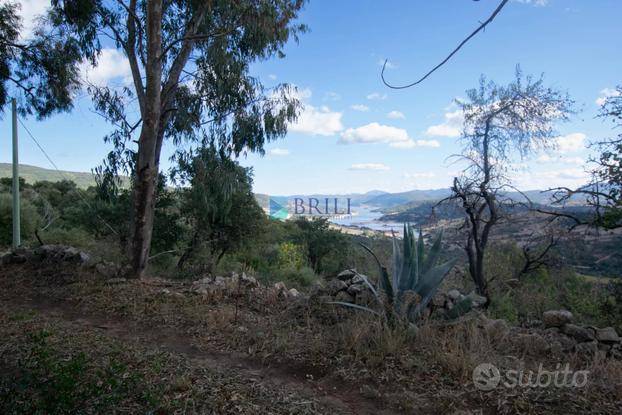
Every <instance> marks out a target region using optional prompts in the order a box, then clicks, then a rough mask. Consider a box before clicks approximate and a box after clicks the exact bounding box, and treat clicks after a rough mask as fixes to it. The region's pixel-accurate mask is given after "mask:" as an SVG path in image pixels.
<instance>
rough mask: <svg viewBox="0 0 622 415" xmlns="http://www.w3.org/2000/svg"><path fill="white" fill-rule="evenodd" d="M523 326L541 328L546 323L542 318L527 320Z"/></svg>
mask: <svg viewBox="0 0 622 415" xmlns="http://www.w3.org/2000/svg"><path fill="white" fill-rule="evenodd" d="M523 327H525V328H527V329H540V328H542V327H544V323H543V322H542V320H527V321H526V322H525V323H523Z"/></svg>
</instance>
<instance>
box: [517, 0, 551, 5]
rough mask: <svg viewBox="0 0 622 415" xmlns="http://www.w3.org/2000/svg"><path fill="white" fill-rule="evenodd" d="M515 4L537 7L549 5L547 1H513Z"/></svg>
mask: <svg viewBox="0 0 622 415" xmlns="http://www.w3.org/2000/svg"><path fill="white" fill-rule="evenodd" d="M514 1H515V2H517V3H523V4H533V5H534V6H537V7H544V6H546V5H548V4H549V0H514Z"/></svg>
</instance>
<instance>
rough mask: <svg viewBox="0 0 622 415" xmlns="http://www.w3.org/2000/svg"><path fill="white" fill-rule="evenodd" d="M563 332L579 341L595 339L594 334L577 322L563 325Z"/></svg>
mask: <svg viewBox="0 0 622 415" xmlns="http://www.w3.org/2000/svg"><path fill="white" fill-rule="evenodd" d="M562 332H563V333H564V334H566V335H567V336H570V337H572V338H573V339H575V340H576V341H578V342H579V343H581V342H589V341H592V340H594V334H593V333H592V332H591V331H590V330H588V329H586V328H585V327H581V326H577V325H576V324H572V323H568V324H565V325H564V326H563V327H562Z"/></svg>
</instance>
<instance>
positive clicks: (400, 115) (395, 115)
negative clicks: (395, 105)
mask: <svg viewBox="0 0 622 415" xmlns="http://www.w3.org/2000/svg"><path fill="white" fill-rule="evenodd" d="M387 117H389V118H391V119H393V120H397V119H404V118H406V116H405V115H404V113H402V112H400V111H391V112H389V113H388V114H387Z"/></svg>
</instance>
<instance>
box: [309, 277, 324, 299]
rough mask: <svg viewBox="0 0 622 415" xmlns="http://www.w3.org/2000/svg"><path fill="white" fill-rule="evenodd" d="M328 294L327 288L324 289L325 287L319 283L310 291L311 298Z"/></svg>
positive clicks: (312, 286)
mask: <svg viewBox="0 0 622 415" xmlns="http://www.w3.org/2000/svg"><path fill="white" fill-rule="evenodd" d="M326 293H327V291H326V288H324V286H323V285H322V284H321V283H320V282H319V281H316V282H314V283H313V285H311V288H310V289H309V296H310V297H320V296H323V295H325V294H326Z"/></svg>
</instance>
